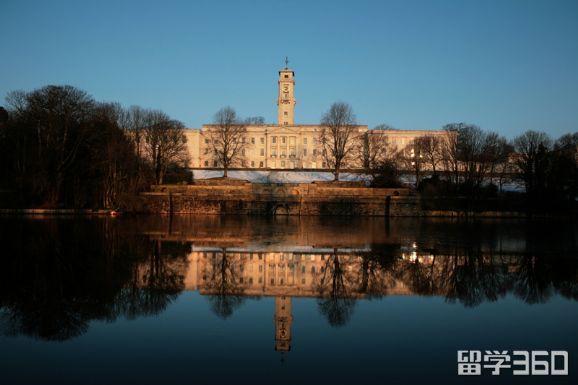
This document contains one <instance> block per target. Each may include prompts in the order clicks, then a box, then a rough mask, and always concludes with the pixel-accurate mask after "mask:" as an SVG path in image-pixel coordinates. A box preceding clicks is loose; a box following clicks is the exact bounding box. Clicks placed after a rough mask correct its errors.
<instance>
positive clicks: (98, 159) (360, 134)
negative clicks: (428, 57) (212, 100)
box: [0, 86, 578, 208]
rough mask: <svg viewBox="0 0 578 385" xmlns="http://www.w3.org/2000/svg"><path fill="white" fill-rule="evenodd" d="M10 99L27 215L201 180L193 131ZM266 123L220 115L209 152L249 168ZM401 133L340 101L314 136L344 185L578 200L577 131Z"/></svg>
mask: <svg viewBox="0 0 578 385" xmlns="http://www.w3.org/2000/svg"><path fill="white" fill-rule="evenodd" d="M6 102H7V108H6V109H4V108H2V107H0V200H2V201H5V200H6V199H5V196H6V194H7V193H8V192H11V193H12V194H13V195H15V196H16V197H17V200H18V202H19V204H21V205H25V206H40V207H82V208H91V207H95V208H96V207H98V208H101V207H106V208H117V207H127V208H129V206H130V205H131V202H134V196H135V194H136V193H138V192H139V191H143V190H146V189H147V188H148V186H149V185H150V184H162V183H171V182H176V181H185V182H186V181H190V180H191V178H192V176H191V175H190V174H189V173H188V171H187V166H188V162H189V159H188V152H187V143H186V141H187V139H186V136H185V131H184V126H183V124H182V123H181V122H179V121H177V120H174V119H171V118H170V117H169V116H168V115H167V114H165V113H164V112H162V111H159V110H151V109H145V108H141V107H138V106H133V107H130V108H123V107H122V106H120V105H119V104H118V103H103V102H97V101H95V100H94V99H93V98H92V97H91V96H90V95H88V94H87V93H86V92H84V91H82V90H79V89H76V88H74V87H71V86H46V87H42V88H40V89H37V90H34V91H31V92H23V91H14V92H11V93H9V94H8V96H7V98H6ZM264 123H265V121H264V119H263V118H262V117H249V118H246V119H241V118H240V117H239V116H238V115H237V113H236V112H235V110H234V109H232V108H231V107H225V108H222V109H221V110H219V111H218V112H217V113H216V114H215V116H214V121H213V124H212V125H208V126H207V128H206V130H204V131H203V138H204V141H205V152H206V153H205V155H206V156H207V157H209V158H211V159H212V161H213V163H214V164H217V165H218V166H219V167H220V168H222V169H223V171H224V172H223V174H224V175H223V176H224V177H227V171H228V169H230V168H232V167H239V166H240V167H246V161H245V160H246V157H245V153H246V151H247V149H248V147H249V146H250V145H251V143H250V142H249V139H250V138H248V136H247V126H249V125H262V124H264ZM391 129H393V128H392V127H389V126H386V125H380V126H377V127H375V129H373V130H368V131H365V130H360V127H359V126H358V125H357V123H356V118H355V114H354V113H353V109H352V108H351V106H349V105H348V104H346V103H341V102H339V103H333V104H332V105H331V107H330V108H329V110H328V111H327V112H326V113H325V114H324V115H323V116H322V119H321V121H320V124H319V130H318V134H317V137H316V138H315V142H316V146H317V150H318V156H319V157H320V158H321V159H322V160H323V168H325V169H330V170H331V171H332V172H333V174H334V180H336V181H337V180H339V177H340V173H341V172H342V171H343V170H347V169H350V168H357V169H359V168H361V169H363V170H364V171H365V173H366V174H368V175H370V176H371V177H372V183H373V185H374V186H397V185H399V184H400V176H401V174H408V173H409V174H411V175H413V179H414V182H415V186H416V188H418V189H420V190H428V191H432V190H433V191H434V193H436V194H454V195H456V194H458V195H459V194H466V195H479V194H482V193H484V192H487V191H491V190H497V191H501V190H502V186H503V184H504V183H505V182H506V181H508V180H512V179H517V180H519V181H520V182H522V183H523V184H524V186H525V188H526V192H527V193H528V195H530V196H532V197H543V196H545V195H554V196H555V197H557V198H562V199H564V200H573V199H574V197H576V194H577V189H578V187H577V186H578V169H577V159H578V157H577V149H578V132H577V133H574V134H566V135H563V136H562V137H560V138H558V139H557V140H553V139H552V138H550V136H549V135H548V134H546V133H544V132H536V131H527V132H525V133H523V134H522V135H520V136H518V137H516V138H514V139H513V140H511V141H510V140H507V139H506V138H504V137H503V136H501V135H499V134H498V133H495V132H486V131H484V130H482V129H481V128H480V127H478V126H476V125H473V124H467V123H450V124H447V125H445V126H444V127H443V129H442V130H441V131H437V132H432V133H431V134H427V135H423V136H419V137H415V138H413V139H412V141H411V143H409V144H407V145H405V146H403V148H398V147H396V146H395V145H394V143H392V141H391V140H390V138H389V137H388V134H387V131H386V130H391ZM3 204H5V203H4V202H3Z"/></svg>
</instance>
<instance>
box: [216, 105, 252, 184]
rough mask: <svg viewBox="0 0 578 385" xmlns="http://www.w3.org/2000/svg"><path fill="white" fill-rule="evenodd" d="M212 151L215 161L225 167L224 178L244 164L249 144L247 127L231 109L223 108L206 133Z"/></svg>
mask: <svg viewBox="0 0 578 385" xmlns="http://www.w3.org/2000/svg"><path fill="white" fill-rule="evenodd" d="M205 135H207V136H208V139H209V145H210V146H211V147H210V148H211V149H212V154H213V158H214V160H215V161H216V162H217V163H218V164H220V165H221V166H222V167H223V177H224V178H226V177H227V170H228V169H229V168H230V167H232V166H235V165H238V164H242V162H243V160H244V158H245V154H244V152H245V150H246V148H247V147H248V145H249V143H248V142H247V141H246V135H247V127H246V125H245V124H244V123H241V122H240V120H239V118H238V117H237V113H236V112H235V110H234V109H232V108H231V107H224V108H221V109H220V110H219V111H217V113H216V114H215V117H214V124H213V125H211V126H210V127H209V129H208V130H207V131H206V132H205Z"/></svg>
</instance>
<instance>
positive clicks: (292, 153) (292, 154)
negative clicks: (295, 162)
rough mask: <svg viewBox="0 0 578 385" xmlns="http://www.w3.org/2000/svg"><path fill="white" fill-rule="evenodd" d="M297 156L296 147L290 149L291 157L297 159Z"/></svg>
mask: <svg viewBox="0 0 578 385" xmlns="http://www.w3.org/2000/svg"><path fill="white" fill-rule="evenodd" d="M295 155H296V153H295V147H293V148H290V149H289V156H291V157H295Z"/></svg>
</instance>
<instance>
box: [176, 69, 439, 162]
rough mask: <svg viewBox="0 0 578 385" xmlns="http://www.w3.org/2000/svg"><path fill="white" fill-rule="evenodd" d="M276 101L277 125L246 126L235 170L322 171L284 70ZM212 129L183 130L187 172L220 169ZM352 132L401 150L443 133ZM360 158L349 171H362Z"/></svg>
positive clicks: (315, 130) (313, 131) (312, 134)
mask: <svg viewBox="0 0 578 385" xmlns="http://www.w3.org/2000/svg"><path fill="white" fill-rule="evenodd" d="M277 83H278V97H277V124H249V125H247V126H246V137H245V138H243V140H244V141H245V145H244V146H243V147H244V148H243V154H242V156H241V157H240V159H239V162H238V164H237V165H236V166H235V167H240V168H249V169H324V168H327V165H326V164H325V161H324V159H323V157H322V147H321V145H320V143H319V136H320V132H321V130H322V127H321V126H320V125H319V124H295V105H296V100H295V72H294V71H293V70H292V69H289V68H287V67H285V68H283V69H281V70H280V71H279V78H278V82H277ZM215 127H216V126H215V125H211V124H205V125H203V127H202V128H200V129H187V130H186V133H185V134H186V136H187V147H188V151H189V159H190V161H189V167H190V168H220V167H221V165H220V164H219V161H218V160H217V159H215V156H213V153H212V151H213V150H212V146H211V142H210V141H211V139H210V136H209V135H208V134H207V133H208V131H209V130H211V129H212V128H213V129H214V128H215ZM354 131H356V133H357V134H358V136H359V137H360V138H361V137H363V136H372V135H379V137H380V138H386V139H385V140H386V141H387V144H388V146H390V147H391V148H392V149H395V150H402V149H404V148H405V147H406V146H408V145H411V143H412V141H413V139H414V138H416V137H419V136H424V135H431V136H443V137H445V135H446V133H445V131H439V130H438V131H430V130H393V129H392V130H377V129H376V130H369V129H368V127H367V125H357V126H355V127H354ZM361 158H362V156H359V161H358V162H353V163H352V164H351V165H349V168H362V167H363V162H362V159H361Z"/></svg>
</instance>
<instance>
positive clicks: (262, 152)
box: [261, 148, 265, 156]
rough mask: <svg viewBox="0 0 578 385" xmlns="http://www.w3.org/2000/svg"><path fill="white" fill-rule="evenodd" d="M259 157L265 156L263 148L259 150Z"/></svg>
mask: <svg viewBox="0 0 578 385" xmlns="http://www.w3.org/2000/svg"><path fill="white" fill-rule="evenodd" d="M261 156H265V149H264V148H262V149H261Z"/></svg>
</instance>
